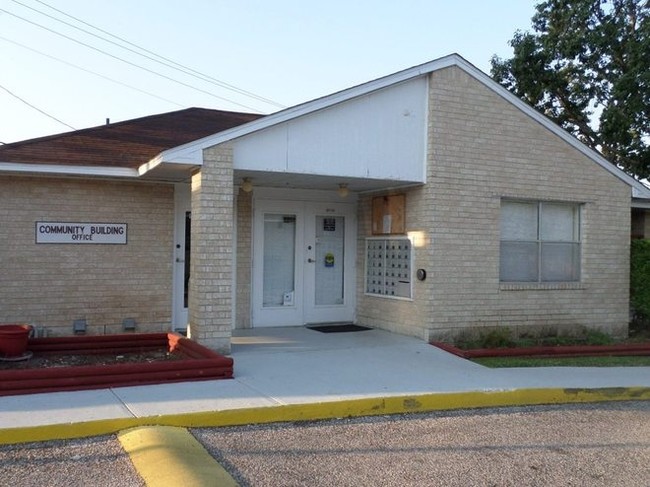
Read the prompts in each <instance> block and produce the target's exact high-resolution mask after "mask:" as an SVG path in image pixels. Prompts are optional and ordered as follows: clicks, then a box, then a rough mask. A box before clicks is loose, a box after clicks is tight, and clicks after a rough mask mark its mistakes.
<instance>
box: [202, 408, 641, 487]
mask: <svg viewBox="0 0 650 487" xmlns="http://www.w3.org/2000/svg"><path fill="white" fill-rule="evenodd" d="M192 431H193V433H194V434H195V436H196V437H197V438H198V439H199V441H200V442H202V443H203V444H204V445H205V447H206V448H207V449H208V451H209V452H210V453H211V454H212V455H213V456H214V457H215V458H216V459H217V460H218V461H220V462H221V463H222V465H224V467H225V468H227V469H228V470H229V472H230V473H231V475H233V477H234V478H235V479H236V480H237V481H238V482H239V483H240V484H241V485H242V486H255V487H260V486H278V485H282V486H304V485H309V486H310V487H318V486H328V487H329V486H332V485H336V486H354V487H358V486H360V485H376V486H400V487H404V486H423V485H432V486H436V485H441V486H464V487H465V486H549V485H552V486H554V485H562V486H566V485H571V486H589V487H597V486H603V487H613V486H626V487H634V486H644V487H647V486H648V485H649V479H650V402H631V403H606V404H594V405H564V406H552V407H550V406H549V407H521V408H501V409H489V410H473V411H456V412H446V413H433V414H422V415H407V416H390V417H389V416H382V417H372V418H360V419H349V420H336V421H322V422H311V423H296V424H289V423H284V424H272V425H258V426H248V427H230V428H221V429H214V428H213V429H195V430H192Z"/></svg>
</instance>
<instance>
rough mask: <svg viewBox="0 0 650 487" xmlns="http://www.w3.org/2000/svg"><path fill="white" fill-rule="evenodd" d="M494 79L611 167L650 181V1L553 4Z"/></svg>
mask: <svg viewBox="0 0 650 487" xmlns="http://www.w3.org/2000/svg"><path fill="white" fill-rule="evenodd" d="M532 30H533V31H532V32H522V31H517V32H516V33H515V35H514V37H513V39H512V40H511V41H510V45H511V46H512V48H513V57H512V58H511V59H501V58H499V57H496V56H494V57H493V58H492V77H493V78H494V79H495V80H497V81H498V82H499V83H501V84H502V85H503V86H505V87H506V88H507V89H509V90H510V91H512V92H513V93H514V94H516V95H517V96H519V97H520V98H522V99H523V100H524V101H526V102H528V103H529V104H531V105H532V106H534V107H535V108H537V109H538V110H539V111H541V112H542V113H544V114H545V115H546V116H547V117H549V118H550V119H552V120H554V121H555V122H557V123H558V124H559V125H560V126H561V127H563V128H565V129H566V130H568V131H569V132H571V133H572V134H573V135H575V136H576V137H577V138H578V139H580V140H581V141H582V142H584V143H585V144H587V145H588V146H590V147H591V148H593V149H596V150H597V151H599V152H600V153H601V154H602V155H603V156H604V157H605V158H607V159H608V160H609V161H610V162H612V163H614V164H616V165H618V166H619V167H621V168H623V169H625V170H626V171H627V172H628V173H630V174H632V175H634V176H636V177H638V178H647V177H649V176H650V0H548V1H544V2H542V3H539V4H538V5H537V6H536V13H535V15H534V16H533V18H532Z"/></svg>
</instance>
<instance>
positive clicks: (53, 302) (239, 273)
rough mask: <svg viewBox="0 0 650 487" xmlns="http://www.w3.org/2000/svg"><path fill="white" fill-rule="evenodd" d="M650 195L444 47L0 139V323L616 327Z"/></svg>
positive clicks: (413, 330)
mask: <svg viewBox="0 0 650 487" xmlns="http://www.w3.org/2000/svg"><path fill="white" fill-rule="evenodd" d="M649 202H650V191H648V190H647V189H645V188H644V187H643V186H642V185H641V184H640V183H638V182H637V181H635V180H634V179H632V178H630V177H629V176H627V175H626V174H624V173H623V172H621V171H620V170H618V169H617V168H615V167H614V166H613V165H611V164H609V163H608V162H607V161H605V160H604V159H602V157H600V156H599V155H598V154H596V153H594V152H593V151H591V150H589V149H588V148H586V147H585V146H583V145H582V144H580V143H579V142H578V141H576V140H575V139H574V138H572V137H571V136H570V135H568V134H566V133H565V132H563V131H562V130H561V129H559V128H558V127H557V126H555V125H554V124H553V123H551V122H550V121H548V120H547V119H545V118H544V117H543V116H541V115H539V114H538V113H537V112H535V111H534V110H532V109H531V108H530V107H528V106H526V105H525V104H524V103H522V102H521V101H520V100H518V99H517V98H515V97H514V96H513V95H511V94H510V93H508V92H507V91H506V90H504V89H503V88H501V87H500V86H498V85H497V84H496V83H494V82H493V81H492V80H491V79H490V78H489V77H488V76H486V75H485V74H483V73H481V72H480V71H478V70H477V69H476V68H474V67H473V66H472V65H470V64H469V63H467V62H466V61H465V60H464V59H462V58H461V57H459V56H457V55H451V56H448V57H445V58H442V59H438V60H435V61H432V62H430V63H427V64H424V65H421V66H416V67H414V68H410V69H407V70H405V71H401V72H399V73H395V74H393V75H389V76H387V77H385V78H380V79H378V80H374V81H371V82H369V83H366V84H363V85H360V86H357V87H353V88H350V89H348V90H345V91H342V92H339V93H335V94H333V95H331V96H328V97H324V98H320V99H318V100H315V101H312V102H309V103H306V104H303V105H299V106H296V107H293V108H289V109H287V110H283V111H281V112H278V113H275V114H272V115H269V116H266V117H261V118H260V117H259V116H256V115H248V114H235V113H229V112H218V111H211V110H198V109H190V110H184V111H181V112H174V113H171V114H163V115H158V116H153V117H147V118H145V119H138V120H133V121H128V122H123V123H122V124H113V125H108V126H105V127H97V128H94V129H87V130H82V131H77V132H72V133H69V134H62V135H60V136H53V137H46V138H42V139H34V140H31V141H25V142H21V143H16V144H9V145H7V146H3V147H0V217H1V218H0V225H1V226H0V245H1V246H0V259H1V262H2V268H3V273H2V275H1V276H0V322H29V323H32V324H34V325H36V326H38V327H44V328H46V329H47V330H48V332H49V333H50V334H52V335H57V334H70V333H72V332H73V323H74V322H75V321H77V320H85V326H86V332H87V333H113V332H116V331H121V330H122V329H123V326H124V320H125V319H127V320H132V321H131V322H133V321H134V322H135V323H136V329H137V330H139V331H149V330H156V331H158V330H162V329H170V328H173V329H179V328H186V327H187V328H188V331H189V335H190V336H191V337H192V338H194V339H197V340H199V341H200V342H202V343H204V344H206V345H208V346H210V347H213V348H215V349H219V350H221V351H226V352H227V351H228V350H229V347H230V337H231V335H232V330H233V329H234V328H249V327H264V326H302V325H305V324H309V323H322V322H356V323H359V324H363V325H368V326H373V327H380V328H384V329H388V330H391V331H394V332H398V333H404V334H409V335H415V336H418V337H421V338H422V339H425V340H427V339H439V338H449V337H452V336H455V335H457V334H459V333H461V332H463V331H464V330H468V329H481V328H485V327H495V326H508V327H511V328H513V329H515V330H517V331H518V332H520V333H525V332H531V333H533V332H537V331H539V330H544V329H546V330H548V329H557V330H573V329H575V328H576V327H587V328H598V329H602V330H604V331H608V332H611V333H614V334H618V335H621V334H624V333H626V330H627V321H628V273H629V241H630V235H631V233H632V235H633V236H636V237H643V236H645V237H647V236H648V235H649V234H650V229H649V228H648V226H649V223H648V221H649V220H650V219H647V218H646V216H645V215H646V213H645V212H646V211H647V209H648V208H649V207H650V204H649ZM632 207H634V208H633V210H632V211H631V208H632ZM631 215H632V218H631ZM82 227H83V228H82ZM84 239H91V240H84ZM77 323H78V321H77Z"/></svg>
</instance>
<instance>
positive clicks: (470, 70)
mask: <svg viewBox="0 0 650 487" xmlns="http://www.w3.org/2000/svg"><path fill="white" fill-rule="evenodd" d="M451 66H456V67H458V68H460V69H462V70H463V71H465V72H466V73H467V74H469V75H470V76H472V77H473V78H474V79H476V80H477V81H479V82H480V83H481V84H483V85H484V86H485V87H486V88H488V89H490V90H491V91H493V92H494V93H496V94H497V95H499V96H500V97H501V98H503V99H504V100H505V101H507V102H508V103H510V104H512V105H514V106H515V107H517V108H518V109H519V110H521V111H522V112H524V113H525V114H526V115H528V116H529V117H531V118H532V119H533V120H535V121H536V122H538V123H539V124H541V125H542V126H544V127H545V128H546V129H548V130H549V131H551V132H552V133H554V134H555V135H557V136H558V137H560V138H561V139H562V140H564V141H565V142H566V143H568V144H569V145H570V146H572V147H573V148H575V149H577V150H578V151H579V152H581V153H582V154H584V155H585V156H586V157H588V158H589V159H591V160H592V161H594V162H595V163H596V164H598V165H599V166H601V167H602V168H603V169H605V170H606V171H608V172H609V173H611V174H612V175H613V176H615V177H616V178H618V179H620V180H621V181H623V182H624V183H626V184H627V185H629V186H630V187H631V188H632V193H633V194H631V196H634V197H643V198H646V197H647V198H650V189H648V188H646V187H645V186H644V185H643V184H642V183H640V182H639V181H637V180H636V179H634V178H633V177H632V176H630V175H628V174H627V173H626V172H625V171H623V170H621V169H619V168H617V167H616V166H615V165H613V164H612V163H610V162H609V161H608V160H607V159H605V158H604V157H603V156H601V155H600V154H599V153H598V152H596V151H595V150H593V149H591V148H589V147H587V146H586V145H585V144H583V143H582V142H580V141H579V140H578V139H576V138H575V137H574V136H573V135H571V134H570V133H568V132H567V131H565V130H564V129H562V128H561V127H560V126H559V125H557V124H555V123H554V122H552V121H551V120H550V119H548V118H547V117H545V116H544V115H542V114H541V113H539V112H538V111H537V110H535V109H534V108H533V107H531V106H530V105H528V104H527V103H526V102H524V101H523V100H521V99H520V98H518V97H517V96H515V95H514V94H513V93H511V92H510V91H508V90H507V89H506V88H504V87H503V86H501V85H500V84H499V83H497V82H496V81H494V80H493V79H492V78H490V77H489V76H488V75H487V74H485V73H484V72H483V71H481V70H480V69H478V68H477V67H475V66H474V65H472V64H471V63H469V62H468V61H467V60H465V59H464V58H463V57H461V56H460V55H458V54H450V55H448V56H445V57H442V58H439V59H436V60H433V61H430V62H428V63H425V64H421V65H419V66H414V67H412V68H409V69H406V70H403V71H399V72H397V73H394V74H391V75H389V76H385V77H383V78H379V79H376V80H374V81H370V82H367V83H364V84H362V85H358V86H355V87H352V88H349V89H346V90H343V91H340V92H337V93H334V94H332V95H328V96H325V97H323V98H318V99H316V100H313V101H310V102H307V103H303V104H301V105H297V106H295V107H291V108H288V109H286V110H282V111H280V112H276V113H274V114H271V115H268V116H266V117H264V118H261V119H258V120H254V121H252V122H249V123H247V124H244V125H239V126H237V127H234V128H232V129H229V130H225V131H223V132H220V133H218V134H215V135H211V136H208V137H204V138H202V139H199V140H196V141H194V142H190V143H188V144H184V145H181V146H178V147H175V148H173V149H168V150H166V151H163V152H161V154H160V155H159V158H161V159H162V161H163V162H165V163H168V162H175V163H183V164H194V165H197V166H200V165H201V164H202V163H203V150H204V149H207V148H209V147H213V146H215V145H218V144H222V143H224V142H228V141H230V140H233V139H236V138H238V137H242V136H244V135H248V134H251V133H253V132H257V131H260V130H263V129H266V128H269V127H272V126H274V125H277V124H280V123H283V122H287V121H289V120H292V119H295V118H298V117H301V116H303V115H307V114H309V113H313V112H316V111H318V110H323V109H326V108H328V107H330V106H333V105H336V104H338V103H342V102H345V101H347V100H351V99H353V98H356V97H359V96H363V95H366V94H368V93H371V92H373V91H376V90H380V89H382V88H386V87H388V86H391V85H394V84H396V83H401V82H404V81H407V80H410V79H413V78H415V77H418V76H423V75H427V74H429V73H432V72H434V71H437V70H440V69H443V68H448V67H451Z"/></svg>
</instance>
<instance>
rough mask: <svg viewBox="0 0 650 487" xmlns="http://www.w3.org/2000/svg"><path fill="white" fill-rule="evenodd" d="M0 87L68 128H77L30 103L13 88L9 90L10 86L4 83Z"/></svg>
mask: <svg viewBox="0 0 650 487" xmlns="http://www.w3.org/2000/svg"><path fill="white" fill-rule="evenodd" d="M0 88H2V89H3V90H4V91H6V92H7V93H9V94H10V95H11V96H13V97H14V98H16V99H17V100H20V101H21V102H23V103H24V104H25V105H27V106H28V107H31V108H33V109H34V110H36V111H37V112H40V113H42V114H43V115H45V116H46V117H49V118H51V119H52V120H55V121H57V122H59V123H60V124H62V125H65V126H66V127H68V128H71V129H72V130H77V129H76V128H74V127H73V126H72V125H68V124H67V123H65V122H63V121H61V120H59V119H58V118H56V117H55V116H53V115H50V114H49V113H47V112H45V111H43V110H41V109H40V108H38V107H36V106H34V105H32V104H31V103H29V102H28V101H27V100H24V99H22V98H21V97H19V96H18V95H16V94H15V93H14V92H12V91H11V90H9V89H8V88H6V87H4V86H2V85H0Z"/></svg>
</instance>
